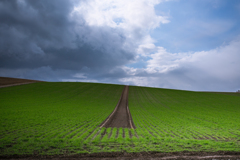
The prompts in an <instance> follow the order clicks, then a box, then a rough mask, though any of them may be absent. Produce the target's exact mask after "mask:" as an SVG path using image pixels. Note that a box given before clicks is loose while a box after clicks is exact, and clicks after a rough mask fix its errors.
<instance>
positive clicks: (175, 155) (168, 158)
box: [0, 151, 240, 160]
mask: <svg viewBox="0 0 240 160" xmlns="http://www.w3.org/2000/svg"><path fill="white" fill-rule="evenodd" d="M0 159H12V160H15V159H22V160H25V159H55V160H57V159H65V160H66V159H70V160H77V159H81V160H93V159H97V160H113V159H117V160H176V159H177V160H179V159H180V160H190V159H191V160H193V159H204V160H240V152H228V151H219V152H187V151H186V152H171V153H160V152H140V153H124V152H110V153H105V152H102V153H92V154H75V155H52V156H43V155H12V156H0Z"/></svg>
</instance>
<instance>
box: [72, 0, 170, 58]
mask: <svg viewBox="0 0 240 160" xmlns="http://www.w3.org/2000/svg"><path fill="white" fill-rule="evenodd" d="M163 1H166V0H132V1H128V0H122V1H114V0H89V1H80V2H79V4H78V5H76V7H75V8H74V10H73V12H72V13H71V15H72V18H73V19H74V20H76V21H78V19H79V21H80V22H82V21H81V18H78V16H77V15H80V16H81V17H83V18H84V20H85V21H86V23H87V25H89V26H90V27H110V28H112V29H113V30H114V31H113V32H115V31H116V30H119V31H121V34H123V35H122V36H123V37H124V38H125V44H124V47H123V48H135V49H134V52H136V53H138V54H140V55H143V56H146V54H148V52H150V51H149V49H151V48H153V47H154V44H153V43H154V40H153V39H152V38H151V36H150V35H149V31H150V30H153V29H155V28H157V27H159V25H160V24H165V23H168V22H169V20H168V17H166V16H160V15H156V13H155V9H154V6H155V5H157V4H159V3H161V2H163ZM94 34H96V35H97V34H99V33H94ZM90 37H91V36H90ZM94 37H101V36H94ZM113 39H114V38H113Z"/></svg>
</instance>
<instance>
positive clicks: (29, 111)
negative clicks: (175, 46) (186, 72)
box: [0, 82, 240, 155]
mask: <svg viewBox="0 0 240 160" xmlns="http://www.w3.org/2000/svg"><path fill="white" fill-rule="evenodd" d="M122 90H123V86H121V85H109V84H94V83H69V82H68V83H67V82H66V83H65V82H64V83H62V82H61V83H56V82H55V83H52V82H51V83H50V82H41V83H34V84H28V85H22V86H14V87H8V88H0V123H1V125H0V150H1V152H0V155H11V154H17V155H21V154H24V155H26V154H30V155H31V154H44V155H46V154H76V153H93V152H116V151H118V152H119V151H120V152H141V151H160V152H177V151H219V150H225V151H239V150H240V138H239V137H240V123H239V122H240V97H239V96H235V94H234V93H232V94H230V95H227V94H223V93H222V94H219V93H207V92H190V91H179V90H169V89H157V88H147V87H132V86H130V87H129V104H128V106H129V109H130V112H131V115H132V119H133V123H134V125H135V126H136V129H128V128H100V127H99V125H100V124H101V123H102V122H103V121H104V120H105V119H106V118H107V117H108V116H109V115H110V114H111V112H112V111H113V110H114V108H115V106H116V104H117V103H118V101H119V99H120V96H121V93H122Z"/></svg>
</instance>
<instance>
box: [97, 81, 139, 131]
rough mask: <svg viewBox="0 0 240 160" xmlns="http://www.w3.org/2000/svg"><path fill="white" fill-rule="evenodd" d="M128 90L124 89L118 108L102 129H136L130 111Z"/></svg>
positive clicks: (102, 125)
mask: <svg viewBox="0 0 240 160" xmlns="http://www.w3.org/2000/svg"><path fill="white" fill-rule="evenodd" d="M128 88H129V87H128V86H125V87H124V89H123V92H122V95H121V98H120V100H119V102H118V104H117V106H116V107H115V109H114V111H113V112H112V113H111V114H110V116H109V117H108V118H107V119H106V120H105V121H104V122H103V123H102V124H101V126H100V127H106V128H109V127H117V128H120V127H122V128H132V129H133V128H135V126H134V124H133V122H132V118H131V114H130V111H129V109H128Z"/></svg>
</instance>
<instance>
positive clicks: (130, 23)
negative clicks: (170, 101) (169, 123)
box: [0, 0, 240, 91]
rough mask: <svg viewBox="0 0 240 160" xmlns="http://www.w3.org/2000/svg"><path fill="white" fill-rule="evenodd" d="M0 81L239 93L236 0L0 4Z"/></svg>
mask: <svg viewBox="0 0 240 160" xmlns="http://www.w3.org/2000/svg"><path fill="white" fill-rule="evenodd" d="M0 76H5V77H18V78H28V79H38V80H45V81H74V82H75V81H80V82H100V83H114V84H128V85H139V86H151V87H160V88H173V89H183V90H194V91H236V90H238V89H240V1H239V0H230V1H229V0H121V1H117V0H38V1H33V0H1V1H0Z"/></svg>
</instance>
